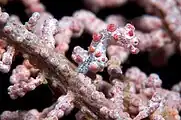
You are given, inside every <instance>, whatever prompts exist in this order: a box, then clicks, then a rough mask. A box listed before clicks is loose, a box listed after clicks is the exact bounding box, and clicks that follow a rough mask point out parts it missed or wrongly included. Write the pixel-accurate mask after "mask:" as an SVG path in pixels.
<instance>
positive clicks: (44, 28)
mask: <svg viewBox="0 0 181 120" xmlns="http://www.w3.org/2000/svg"><path fill="white" fill-rule="evenodd" d="M20 2H22V3H23V4H24V6H25V7H26V13H27V14H28V15H29V16H30V17H29V20H28V21H27V22H25V24H23V23H22V22H21V21H20V19H19V17H18V16H15V15H10V14H8V13H7V12H5V11H4V10H1V9H0V72H2V73H4V74H6V73H9V72H11V70H12V72H11V75H10V78H9V81H10V84H11V85H10V86H9V87H8V89H7V90H8V94H9V96H10V98H11V99H13V100H15V99H19V98H22V97H24V96H25V95H26V94H28V93H29V92H30V91H33V90H36V88H37V87H38V86H40V85H42V84H48V85H49V86H50V89H51V90H52V91H53V92H54V94H56V96H58V98H56V97H55V98H56V99H57V100H56V101H55V102H54V103H53V104H52V105H51V106H49V107H47V108H44V109H43V110H42V111H39V110H37V109H36V108H35V109H30V110H16V111H10V110H5V111H4V112H2V113H1V115H0V119H1V120H59V119H63V118H64V116H68V115H69V114H70V113H71V112H72V111H73V110H74V109H75V108H76V109H78V110H77V112H76V114H75V119H76V120H180V119H181V118H180V115H179V112H180V111H181V97H180V92H181V83H180V82H179V83H178V84H175V85H174V86H173V87H172V89H171V90H168V89H164V88H162V83H163V82H164V80H162V79H161V78H160V76H159V74H157V73H151V74H146V73H145V72H143V71H142V70H141V69H139V68H138V67H137V66H132V67H130V68H128V69H127V70H126V71H123V70H122V67H123V66H122V65H123V64H124V62H125V61H127V59H128V56H129V55H130V54H133V55H135V56H136V55H137V54H139V53H140V52H149V53H150V54H151V55H150V59H151V60H150V61H151V62H152V63H153V64H154V63H155V61H156V63H159V64H154V65H155V66H157V67H159V66H161V65H164V64H166V62H167V59H168V58H169V57H170V56H172V55H173V54H174V53H175V52H176V51H177V50H178V51H179V50H180V38H181V37H180V34H179V33H180V30H181V29H180V26H181V24H180V19H179V18H180V17H181V9H180V6H181V2H180V1H179V0H83V3H85V6H87V7H88V8H89V9H90V11H89V10H85V9H81V10H77V11H75V12H74V13H72V16H63V17H62V18H61V19H59V20H58V19H56V18H54V16H53V15H52V14H51V13H49V12H48V11H47V10H46V9H45V6H44V5H43V4H42V3H40V1H39V0H20ZM127 2H134V3H135V4H138V5H140V6H142V7H143V8H144V9H145V11H146V12H147V13H148V14H147V15H142V16H139V17H137V18H134V19H131V20H127V19H126V18H124V17H123V16H122V15H117V14H112V15H109V16H107V17H106V19H105V21H104V20H102V19H100V18H98V17H97V16H96V14H95V13H94V12H99V10H101V9H104V8H113V7H118V6H123V5H124V4H126V3H127ZM88 4H90V5H88ZM91 10H92V12H91ZM149 14H150V15H149ZM85 32H86V33H88V34H90V35H92V40H91V43H90V44H89V46H87V48H83V47H82V46H75V47H74V48H73V49H72V54H71V55H70V56H71V59H70V58H67V57H66V52H67V51H68V50H69V48H70V47H71V46H70V45H69V44H70V43H71V40H72V38H79V37H81V36H83V34H84V33H85ZM17 55H20V56H21V57H22V58H23V62H22V63H21V64H19V65H17V66H16V67H15V68H12V64H13V62H14V61H15V58H16V56H17ZM155 56H156V57H159V58H160V59H159V60H160V61H157V60H155ZM71 61H72V62H71ZM73 61H74V62H73ZM106 70H107V71H106ZM105 71H106V73H107V75H108V76H109V78H104V77H103V76H101V72H105Z"/></svg>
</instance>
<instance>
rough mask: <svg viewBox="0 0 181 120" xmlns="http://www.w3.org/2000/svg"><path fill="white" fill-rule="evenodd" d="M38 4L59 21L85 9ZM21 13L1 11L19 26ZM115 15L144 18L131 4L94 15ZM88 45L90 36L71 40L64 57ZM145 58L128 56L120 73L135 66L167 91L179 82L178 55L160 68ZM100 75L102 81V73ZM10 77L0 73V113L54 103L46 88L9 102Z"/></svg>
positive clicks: (69, 0) (65, 0) (16, 5)
mask: <svg viewBox="0 0 181 120" xmlns="http://www.w3.org/2000/svg"><path fill="white" fill-rule="evenodd" d="M41 2H42V3H43V4H44V5H45V6H46V9H47V11H49V12H50V13H52V14H53V15H54V17H55V18H57V19H60V18H61V17H63V16H71V15H72V14H73V12H75V11H76V10H79V9H86V8H85V6H84V5H83V2H82V1H81V0H51V1H50V0H42V1H41ZM24 9H25V8H24V6H23V5H22V4H21V3H20V2H18V1H14V2H9V3H8V4H7V5H6V6H4V7H3V10H4V11H7V12H8V13H10V14H16V15H18V16H19V17H20V18H21V21H22V22H23V23H24V22H25V21H27V20H28V16H27V15H26V13H25V12H24ZM115 13H116V14H121V15H124V16H125V17H126V18H127V19H132V18H134V17H138V16H141V15H142V14H145V13H144V9H143V8H140V7H139V6H138V5H136V4H135V3H129V4H126V5H124V6H122V7H119V8H114V9H102V10H101V11H99V12H98V13H97V14H96V15H97V16H98V17H99V18H101V19H104V18H105V17H106V16H107V15H109V14H115ZM90 42H91V36H90V35H89V34H86V33H84V34H83V35H82V36H81V37H80V38H78V39H72V42H71V44H70V46H71V48H70V49H69V51H68V52H67V54H66V55H67V57H68V58H70V55H71V52H72V50H73V47H74V46H76V45H80V46H82V47H84V48H86V47H87V46H88V45H89V44H90ZM148 56H149V55H148V53H139V54H138V55H130V57H129V59H128V60H127V61H126V63H124V64H123V71H125V70H126V69H127V68H129V67H131V66H138V67H139V68H140V69H141V70H142V71H144V72H145V73H146V74H148V75H149V74H150V73H152V72H154V73H157V74H159V75H160V78H161V79H162V80H163V87H164V88H167V89H170V88H171V86H172V85H173V84H175V83H177V82H178V81H180V79H181V76H180V75H181V71H180V68H181V62H180V61H181V57H180V53H179V52H177V53H176V54H174V55H173V56H172V57H170V58H169V60H168V64H167V65H164V66H162V67H154V66H152V64H151V63H150V62H149V59H148V58H149V57H148ZM21 63H22V58H21V57H20V56H17V57H16V60H15V62H14V63H13V65H12V69H13V68H15V67H16V65H18V64H21ZM101 74H102V75H103V76H104V77H105V78H106V76H107V75H106V71H105V72H103V73H101ZM10 75H11V72H9V73H8V74H2V73H0V113H1V112H3V111H4V110H17V109H18V110H28V109H33V108H36V109H38V110H40V111H41V110H42V109H43V108H45V107H48V106H50V105H51V104H52V103H53V102H54V100H52V93H51V91H50V89H49V87H48V86H47V85H41V86H39V87H38V88H36V90H34V91H31V92H28V93H27V94H26V95H25V96H24V97H23V98H18V99H17V100H11V99H10V98H9V95H8V94H7V88H8V86H9V85H10V83H9V76H10ZM76 111H77V110H76V109H75V110H74V111H73V113H72V114H74V113H75V112H76ZM70 118H74V116H73V115H70V117H65V118H64V119H70Z"/></svg>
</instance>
